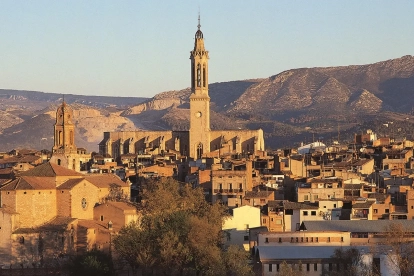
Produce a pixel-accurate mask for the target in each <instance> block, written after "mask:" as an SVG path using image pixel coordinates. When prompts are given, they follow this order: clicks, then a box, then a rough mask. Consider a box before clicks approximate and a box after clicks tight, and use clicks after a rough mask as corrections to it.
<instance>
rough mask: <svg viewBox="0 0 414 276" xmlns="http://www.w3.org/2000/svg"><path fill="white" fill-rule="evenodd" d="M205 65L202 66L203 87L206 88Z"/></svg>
mask: <svg viewBox="0 0 414 276" xmlns="http://www.w3.org/2000/svg"><path fill="white" fill-rule="evenodd" d="M206 79H207V78H206V65H205V64H204V66H203V87H206V86H207V81H206Z"/></svg>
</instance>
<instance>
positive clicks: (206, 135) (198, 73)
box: [189, 16, 210, 159]
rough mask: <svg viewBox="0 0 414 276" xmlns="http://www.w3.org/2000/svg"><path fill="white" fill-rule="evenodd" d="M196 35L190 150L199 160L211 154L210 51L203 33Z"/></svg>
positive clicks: (190, 154)
mask: <svg viewBox="0 0 414 276" xmlns="http://www.w3.org/2000/svg"><path fill="white" fill-rule="evenodd" d="M197 27H198V30H197V32H196V33H195V42H194V50H192V51H191V52H190V60H191V96H190V148H189V151H190V152H189V156H190V157H191V158H194V159H197V158H201V156H202V154H203V153H206V152H210V97H209V95H208V51H206V49H205V48H204V38H203V33H202V32H201V30H200V27H201V25H200V16H198V26H197Z"/></svg>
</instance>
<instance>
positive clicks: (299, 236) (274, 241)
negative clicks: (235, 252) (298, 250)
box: [257, 231, 351, 246]
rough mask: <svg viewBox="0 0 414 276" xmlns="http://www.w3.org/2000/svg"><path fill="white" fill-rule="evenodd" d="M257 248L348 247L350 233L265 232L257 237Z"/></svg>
mask: <svg viewBox="0 0 414 276" xmlns="http://www.w3.org/2000/svg"><path fill="white" fill-rule="evenodd" d="M257 245H258V246H349V245H351V234H350V232H307V231H296V232H273V233H271V232H267V233H259V234H258V235H257Z"/></svg>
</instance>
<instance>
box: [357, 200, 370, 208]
mask: <svg viewBox="0 0 414 276" xmlns="http://www.w3.org/2000/svg"><path fill="white" fill-rule="evenodd" d="M374 203H375V201H372V200H370V201H366V202H357V203H354V204H352V208H369V207H371V205H372V204H374Z"/></svg>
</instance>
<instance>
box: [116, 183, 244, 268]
mask: <svg viewBox="0 0 414 276" xmlns="http://www.w3.org/2000/svg"><path fill="white" fill-rule="evenodd" d="M140 210H141V212H142V218H141V220H140V222H139V223H133V224H130V225H128V226H127V227H124V228H123V229H122V230H121V231H120V232H119V234H118V235H117V236H116V237H115V238H114V246H115V250H116V252H117V253H118V254H119V255H120V257H122V258H123V259H124V260H126V261H127V262H128V263H129V265H130V266H131V267H132V268H133V269H134V271H135V272H136V271H137V270H138V269H141V270H142V271H143V274H144V275H151V274H156V275H224V276H226V275H249V273H251V270H250V267H249V266H248V264H247V261H248V259H247V254H242V252H241V251H240V250H239V249H236V248H233V247H229V248H228V249H227V250H223V247H222V241H223V234H222V224H223V220H224V218H225V217H226V212H225V208H224V207H223V206H222V205H220V204H213V205H211V204H209V203H208V202H206V201H205V200H204V194H203V190H202V189H192V188H191V187H189V186H187V185H182V184H180V183H178V182H176V181H174V180H172V179H169V178H166V179H161V180H158V181H152V182H150V183H148V184H147V185H146V187H145V188H144V189H143V194H142V201H141V206H140ZM232 256H233V257H232ZM235 273H236V274H235Z"/></svg>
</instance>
